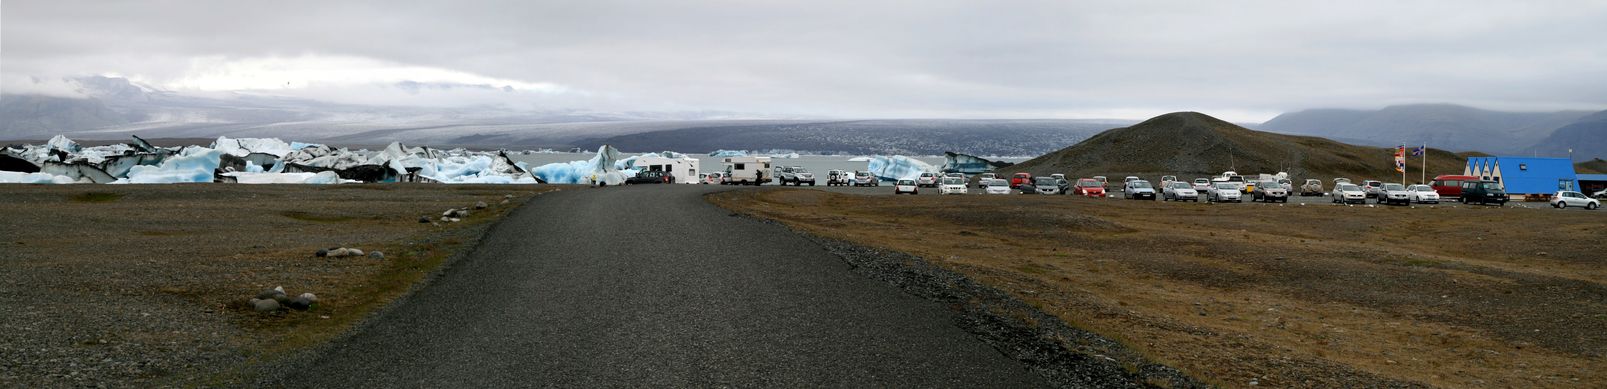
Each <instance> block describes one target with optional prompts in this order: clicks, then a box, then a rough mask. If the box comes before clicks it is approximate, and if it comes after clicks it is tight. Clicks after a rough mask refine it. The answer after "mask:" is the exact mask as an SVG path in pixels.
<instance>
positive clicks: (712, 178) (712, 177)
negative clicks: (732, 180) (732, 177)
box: [703, 172, 725, 185]
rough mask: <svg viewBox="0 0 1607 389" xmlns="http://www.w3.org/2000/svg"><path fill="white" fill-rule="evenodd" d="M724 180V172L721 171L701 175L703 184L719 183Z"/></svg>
mask: <svg viewBox="0 0 1607 389" xmlns="http://www.w3.org/2000/svg"><path fill="white" fill-rule="evenodd" d="M724 182H725V173H721V172H713V173H709V174H707V175H705V176H704V177H703V183H704V184H709V185H719V184H721V183H724Z"/></svg>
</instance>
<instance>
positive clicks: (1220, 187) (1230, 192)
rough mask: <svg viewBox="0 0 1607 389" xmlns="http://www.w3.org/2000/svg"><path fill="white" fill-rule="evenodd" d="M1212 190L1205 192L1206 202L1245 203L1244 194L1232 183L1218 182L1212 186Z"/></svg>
mask: <svg viewBox="0 0 1607 389" xmlns="http://www.w3.org/2000/svg"><path fill="white" fill-rule="evenodd" d="M1211 185H1212V186H1211V190H1210V191H1209V192H1205V201H1210V202H1213V203H1225V202H1229V201H1232V202H1235V203H1242V202H1244V197H1242V196H1244V193H1242V192H1239V185H1238V184H1235V183H1232V182H1226V181H1224V182H1217V183H1213V184H1211Z"/></svg>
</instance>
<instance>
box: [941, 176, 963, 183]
mask: <svg viewBox="0 0 1607 389" xmlns="http://www.w3.org/2000/svg"><path fill="white" fill-rule="evenodd" d="M943 184H944V185H965V180H963V179H959V178H954V177H949V178H944V179H943Z"/></svg>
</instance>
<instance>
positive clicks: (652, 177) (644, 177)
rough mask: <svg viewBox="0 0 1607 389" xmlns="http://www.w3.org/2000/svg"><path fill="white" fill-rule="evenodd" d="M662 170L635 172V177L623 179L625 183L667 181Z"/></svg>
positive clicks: (660, 182) (661, 182)
mask: <svg viewBox="0 0 1607 389" xmlns="http://www.w3.org/2000/svg"><path fill="white" fill-rule="evenodd" d="M666 177H667V175H666V174H664V172H655V171H644V172H640V173H636V176H635V177H631V178H627V179H625V183H626V184H663V183H665V182H668V181H669V179H668V178H666Z"/></svg>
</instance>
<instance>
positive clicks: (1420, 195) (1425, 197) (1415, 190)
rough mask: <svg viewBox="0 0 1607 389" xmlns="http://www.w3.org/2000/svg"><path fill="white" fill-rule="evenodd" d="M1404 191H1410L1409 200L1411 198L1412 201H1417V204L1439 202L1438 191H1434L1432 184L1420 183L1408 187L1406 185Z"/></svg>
mask: <svg viewBox="0 0 1607 389" xmlns="http://www.w3.org/2000/svg"><path fill="white" fill-rule="evenodd" d="M1406 193H1411V194H1412V196H1411V200H1412V202H1413V203H1417V204H1439V203H1440V193H1439V192H1435V191H1434V187H1432V186H1428V185H1422V184H1418V185H1412V186H1408V187H1406Z"/></svg>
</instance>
